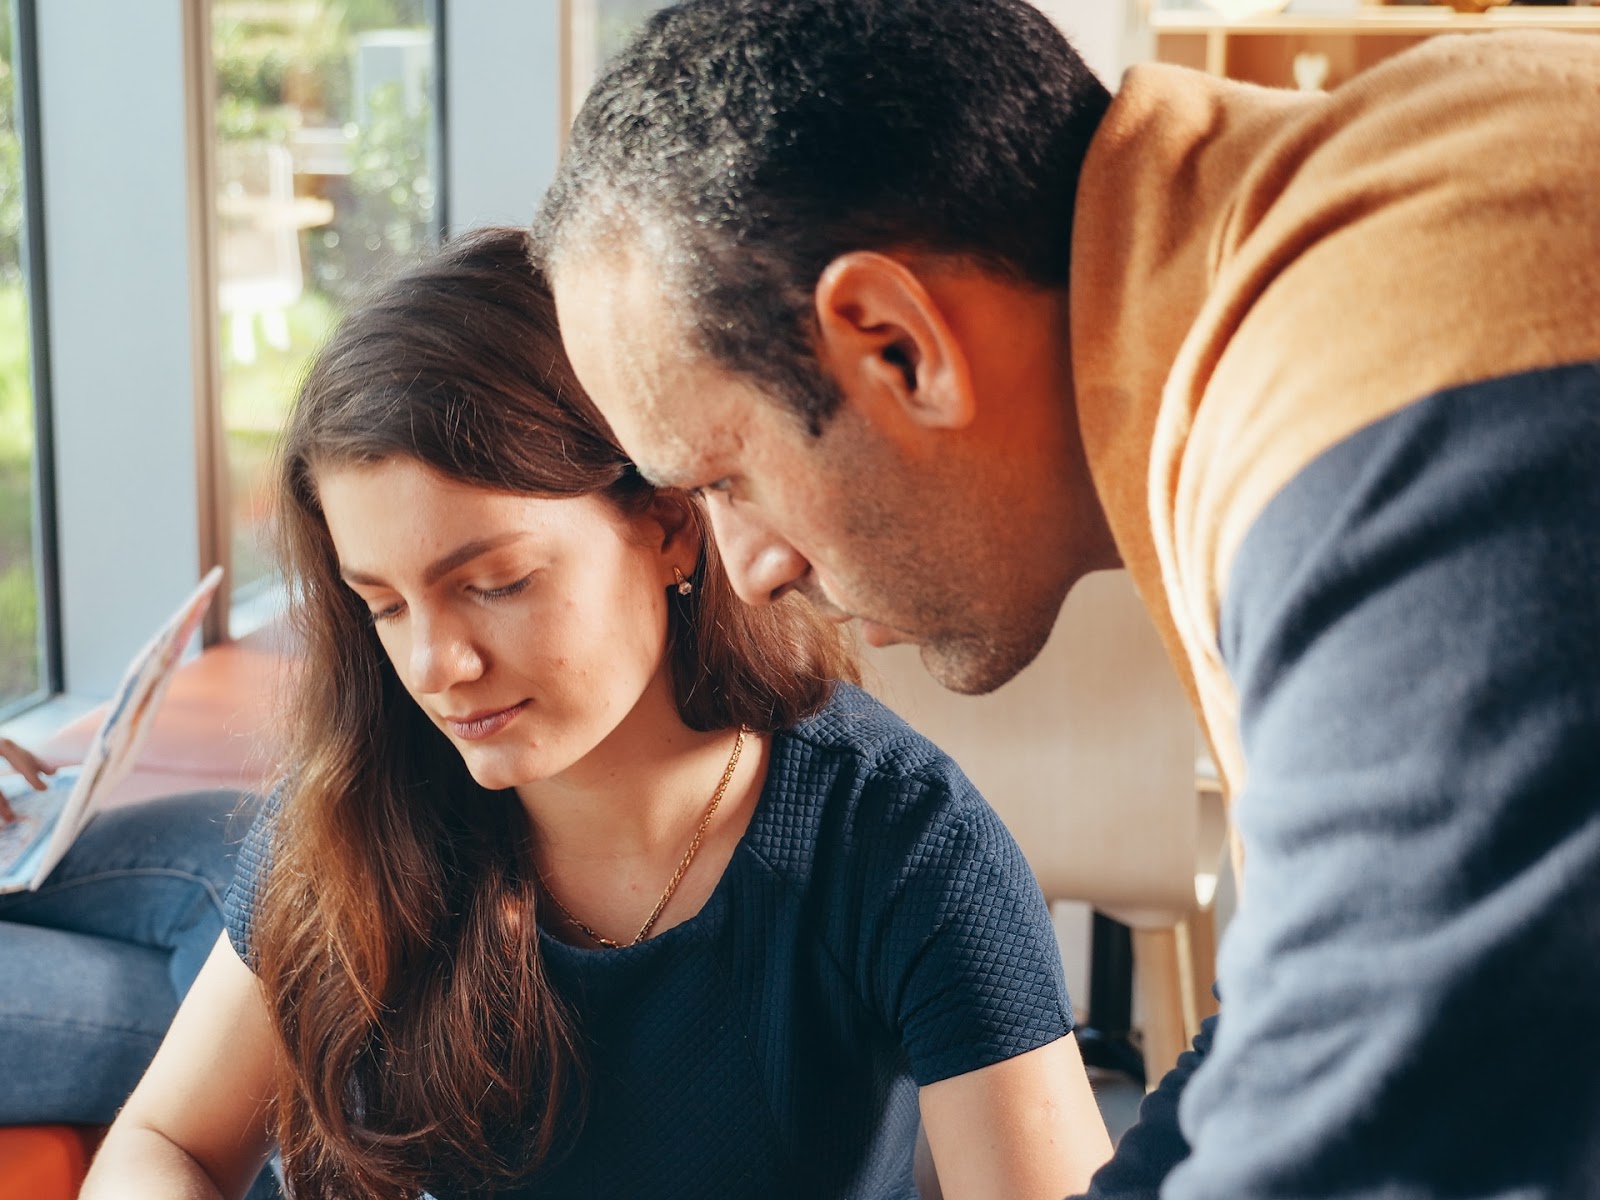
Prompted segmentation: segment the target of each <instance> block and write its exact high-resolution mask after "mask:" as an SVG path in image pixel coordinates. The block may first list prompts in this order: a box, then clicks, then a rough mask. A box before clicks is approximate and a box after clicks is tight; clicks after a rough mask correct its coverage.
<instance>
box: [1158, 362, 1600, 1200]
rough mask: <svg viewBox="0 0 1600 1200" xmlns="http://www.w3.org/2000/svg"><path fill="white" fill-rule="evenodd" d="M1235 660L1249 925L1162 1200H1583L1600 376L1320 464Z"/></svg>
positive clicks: (1229, 651) (1235, 643) (1579, 375)
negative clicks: (1182, 1151)
mask: <svg viewBox="0 0 1600 1200" xmlns="http://www.w3.org/2000/svg"><path fill="white" fill-rule="evenodd" d="M1222 650H1223V654H1224V658H1225V660H1226V662H1227V665H1228V668H1229V671H1230V673H1231V675H1232V677H1233V679H1234V681H1235V684H1236V686H1237V689H1238V698H1239V706H1240V714H1241V735H1242V738H1241V740H1242V745H1243V749H1244V753H1245V759H1246V763H1247V779H1246V781H1245V786H1244V788H1243V789H1242V791H1241V793H1240V795H1239V797H1238V800H1237V805H1236V810H1235V817H1236V820H1237V823H1238V826H1239V829H1240V832H1241V833H1242V835H1243V840H1244V850H1245V870H1244V888H1243V904H1242V907H1241V909H1240V912H1239V914H1238V916H1237V918H1236V920H1235V922H1234V924H1233V925H1232V926H1231V927H1230V929H1229V931H1228V935H1227V938H1226V940H1225V943H1224V947H1223V953H1222V959H1221V962H1220V964H1219V967H1220V977H1221V983H1222V988H1223V992H1224V994H1225V995H1226V996H1227V1010H1226V1020H1225V1021H1224V1022H1223V1023H1222V1025H1221V1026H1220V1028H1219V1030H1218V1033H1217V1037H1216V1041H1215V1045H1214V1046H1213V1049H1212V1053H1211V1055H1210V1057H1209V1059H1208V1061H1207V1062H1206V1064H1205V1067H1204V1069H1203V1070H1201V1071H1199V1072H1198V1073H1197V1074H1196V1076H1195V1078H1194V1080H1193V1082H1192V1084H1191V1086H1189V1087H1188V1088H1187V1089H1186V1094H1185V1095H1184V1097H1183V1102H1182V1106H1181V1116H1182V1125H1183V1130H1184V1132H1185V1134H1186V1135H1187V1137H1188V1140H1189V1142H1190V1144H1191V1146H1192V1153H1191V1154H1190V1156H1189V1158H1188V1159H1187V1161H1186V1162H1184V1163H1183V1164H1182V1165H1180V1166H1179V1167H1178V1168H1177V1169H1176V1170H1175V1171H1174V1172H1173V1174H1172V1177H1171V1178H1170V1179H1169V1180H1168V1181H1167V1184H1166V1185H1165V1189H1164V1190H1163V1191H1162V1193H1161V1195H1162V1196H1163V1197H1164V1198H1165V1200H1268V1198H1269V1197H1291V1196H1292V1197H1297V1198H1301V1200H1318V1198H1322V1197H1328V1198H1332V1197H1339V1198H1340V1200H1352V1198H1355V1197H1380V1196H1381V1197H1384V1198H1385V1200H1410V1198H1415V1200H1423V1198H1429V1200H1431V1198H1436V1197H1450V1198H1451V1200H1466V1198H1469V1197H1470V1198H1480V1200H1482V1198H1489V1197H1503V1198H1510V1197H1513V1196H1515V1197H1517V1198H1518V1200H1534V1198H1544V1197H1550V1198H1554V1197H1569V1196H1570V1197H1576V1196H1587V1195H1597V1194H1600V1072H1597V1071H1596V1070H1595V1064H1596V1063H1600V999H1597V998H1600V366H1597V365H1595V364H1590V365H1587V366H1578V367H1571V368H1565V369H1560V370H1551V371H1543V372H1536V373H1531V374H1526V375H1521V376H1516V377H1511V378H1507V379H1503V380H1497V381H1492V382H1488V383H1482V384H1477V385H1473V386H1471V387H1466V388H1460V389H1455V390H1454V391H1452V392H1449V393H1443V394H1440V395H1438V396H1434V397H1431V398H1428V399H1425V400H1421V401H1419V402H1417V403H1415V404H1413V405H1412V406H1410V407H1409V408H1407V409H1405V410H1403V411H1401V412H1400V413H1398V414H1396V415H1395V416H1392V417H1389V418H1387V419H1386V420H1383V421H1380V422H1378V423H1377V424H1376V425H1373V426H1371V427H1369V428H1368V429H1366V430H1363V431H1362V432H1360V433H1358V434H1356V435H1355V436H1353V437H1351V438H1349V439H1347V440H1346V441H1344V442H1342V443H1339V444H1338V445H1336V446H1334V447H1333V448H1332V449H1331V450H1329V451H1327V452H1326V453H1324V454H1323V455H1322V456H1321V457H1319V458H1318V459H1316V460H1314V461H1313V462H1312V463H1311V464H1310V465H1309V466H1308V467H1306V468H1305V469H1304V470H1303V471H1302V472H1301V473H1300V474H1299V475H1298V476H1296V477H1295V478H1294V479H1293V480H1291V481H1290V483H1289V484H1288V485H1287V486H1286V487H1285V488H1284V489H1283V490H1282V491H1281V492H1280V493H1279V494H1278V495H1277V496H1276V497H1275V498H1274V499H1273V500H1272V501H1271V502H1270V503H1269V504H1268V505H1267V507H1266V509H1265V510H1264V511H1263V513H1262V514H1261V516H1260V517H1259V518H1258V519H1257V521H1256V522H1255V524H1254V525H1253V527H1252V528H1251V530H1250V533H1249V534H1248V536H1247V537H1246V539H1245V541H1244V543H1243V544H1242V546H1241V549H1240V551H1239V553H1238V556H1237V559H1236V560H1235V563H1234V565H1233V568H1232V572H1231V575H1230V578H1229V580H1228V587H1227V594H1226V596H1225V597H1224V606H1223V620H1222Z"/></svg>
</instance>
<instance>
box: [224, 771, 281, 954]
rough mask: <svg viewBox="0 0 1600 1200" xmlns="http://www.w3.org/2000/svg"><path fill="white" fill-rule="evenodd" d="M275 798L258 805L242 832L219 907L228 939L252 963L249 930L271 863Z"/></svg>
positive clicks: (274, 831) (276, 824)
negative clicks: (247, 829)
mask: <svg viewBox="0 0 1600 1200" xmlns="http://www.w3.org/2000/svg"><path fill="white" fill-rule="evenodd" d="M278 812H279V800H278V796H277V794H276V793H274V794H273V795H271V796H269V797H268V798H267V800H266V802H265V803H264V804H262V806H261V811H260V812H259V813H258V814H257V815H256V819H255V821H254V822H253V823H252V824H251V826H250V832H249V833H247V834H246V835H245V839H244V842H243V843H242V844H241V845H240V847H239V854H238V858H237V859H236V860H235V866H234V874H233V883H232V884H231V885H230V886H229V888H228V896H227V900H226V902H225V904H224V906H223V918H224V920H225V921H226V922H227V929H228V940H229V941H230V942H232V943H233V948H234V950H235V951H236V952H237V953H238V955H239V957H240V958H241V959H243V960H244V961H245V962H247V963H249V964H250V965H251V966H254V965H255V958H254V952H253V951H252V949H251V940H250V939H251V930H252V927H253V925H254V922H255V912H256V905H257V903H258V902H259V901H260V898H261V895H262V893H263V892H264V891H265V889H266V884H267V871H268V870H269V869H270V867H271V866H272V844H273V839H274V837H275V836H276V834H277V829H278Z"/></svg>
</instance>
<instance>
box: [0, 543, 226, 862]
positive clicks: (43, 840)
mask: <svg viewBox="0 0 1600 1200" xmlns="http://www.w3.org/2000/svg"><path fill="white" fill-rule="evenodd" d="M221 582H222V568H221V567H213V568H212V569H211V570H210V572H208V573H207V575H206V577H205V578H204V579H202V580H201V581H200V584H199V586H198V587H196V588H195V590H194V591H193V592H192V593H190V595H189V597H188V599H186V600H185V601H184V602H183V604H182V605H181V606H180V607H179V608H178V611H177V612H175V613H173V614H172V616H171V617H170V618H169V619H168V620H167V622H166V624H164V625H163V626H162V627H161V628H160V630H158V631H157V633H156V635H155V636H154V637H153V638H151V639H150V641H149V642H147V643H146V644H145V646H144V648H143V649H142V650H140V651H139V653H138V654H136V655H135V656H134V659H133V662H132V663H131V664H129V666H128V670H127V673H126V674H125V675H124V676H123V677H122V682H121V683H120V684H118V685H117V690H116V692H115V693H114V694H113V695H112V697H111V701H110V703H109V704H107V705H106V715H105V717H104V718H103V719H102V720H101V722H100V727H99V728H98V729H96V730H95V733H94V737H93V739H92V740H91V741H90V742H89V750H88V752H87V753H86V754H85V755H84V758H83V762H82V763H81V764H80V765H78V766H75V767H62V768H61V769H60V770H58V771H57V772H56V773H55V774H54V775H51V776H50V777H49V782H50V786H49V787H48V788H47V789H46V790H45V791H42V792H39V791H35V790H34V789H33V788H32V787H31V786H30V785H29V784H28V781H27V780H25V779H23V778H22V776H20V775H5V776H0V792H3V793H4V795H5V797H6V800H7V801H8V802H9V803H10V805H11V807H12V808H13V809H14V810H15V811H16V814H17V818H18V819H17V820H16V821H15V822H13V823H11V824H9V825H0V892H20V891H24V890H27V891H36V890H37V889H38V887H39V885H40V884H41V883H43V882H44V881H45V878H46V877H47V876H48V875H49V874H50V872H51V871H53V870H55V866H56V864H57V863H58V862H60V861H61V856H62V855H64V854H65V853H66V852H67V849H68V847H70V846H71V845H72V843H73V842H74V841H76V840H77V837H78V835H79V834H80V833H82V832H83V830H84V827H85V826H87V825H88V824H89V821H90V819H91V818H93V816H94V815H95V813H96V812H98V811H99V809H100V806H101V805H102V804H104V803H105V799H106V797H107V796H108V795H110V793H111V792H112V791H113V790H114V789H115V788H116V786H117V785H118V784H119V783H121V782H122V781H123V779H125V778H126V777H127V774H128V772H129V771H130V770H132V769H133V764H134V760H135V759H137V758H138V756H139V749H140V747H142V746H143V745H144V741H145V738H146V737H148V736H149V733H150V727H151V725H152V723H153V722H154V718H155V714H156V709H157V708H158V707H159V706H160V704H161V697H162V696H164V695H165V694H166V691H167V685H168V684H170V683H171V682H172V677H173V675H174V674H175V673H176V672H177V669H178V661H179V660H180V659H181V658H182V657H183V651H184V647H185V646H187V645H188V644H189V639H190V638H192V637H193V636H194V634H195V631H196V630H197V629H199V628H200V622H201V621H202V620H203V619H204V618H205V615H206V609H208V608H210V607H211V598H212V597H213V596H215V595H216V592H217V587H218V585H219V584H220V583H221Z"/></svg>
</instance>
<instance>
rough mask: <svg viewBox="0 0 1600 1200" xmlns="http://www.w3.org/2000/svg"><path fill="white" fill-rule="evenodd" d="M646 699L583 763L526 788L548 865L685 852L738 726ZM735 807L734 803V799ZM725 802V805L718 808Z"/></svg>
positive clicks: (751, 760) (747, 763)
mask: <svg viewBox="0 0 1600 1200" xmlns="http://www.w3.org/2000/svg"><path fill="white" fill-rule="evenodd" d="M654 699H655V698H654V697H650V696H647V697H645V698H643V699H642V700H641V702H640V704H639V705H638V706H637V707H636V708H635V709H634V711H633V712H631V713H629V715H628V716H627V717H626V718H625V719H624V720H623V722H622V723H621V724H619V725H618V726H617V728H616V729H615V730H613V731H612V732H611V733H610V734H609V735H608V736H607V737H606V738H605V740H604V741H602V742H601V743H600V744H599V745H597V746H596V747H595V748H594V749H593V750H592V751H591V752H590V753H589V754H588V755H586V756H585V757H584V758H583V759H582V760H581V761H580V762H578V763H575V764H574V765H573V766H572V767H570V768H568V769H567V770H566V771H564V772H562V773H561V775H559V776H557V777H555V778H552V779H548V780H541V781H539V782H538V783H533V784H525V785H523V786H521V787H519V788H518V789H517V794H518V796H519V797H520V798H521V800H522V804H523V807H524V809H525V810H526V811H527V813H528V818H529V820H530V822H531V823H532V826H533V832H534V840H535V844H536V846H538V847H539V850H538V855H537V857H538V861H539V863H540V866H541V869H542V868H543V867H544V866H545V865H546V864H547V863H550V862H558V863H562V864H567V865H569V866H570V865H573V864H576V863H580V862H590V863H593V862H599V861H613V862H614V861H626V860H650V859H654V858H657V857H659V856H660V855H662V854H669V855H670V854H673V853H682V850H683V847H684V841H685V838H686V836H687V835H688V834H689V833H692V832H693V829H694V827H695V826H697V825H698V823H699V821H700V820H701V818H702V817H703V816H704V814H705V812H706V810H707V808H708V807H709V806H710V803H711V797H712V793H713V791H714V790H715V789H716V787H717V784H718V781H719V780H720V779H721V778H722V774H723V771H724V770H725V768H726V767H727V765H728V760H729V758H730V756H731V755H732V753H733V747H734V741H735V735H736V731H735V730H733V729H723V730H714V731H711V732H701V731H698V730H693V729H690V728H689V727H688V726H686V725H685V724H684V723H683V721H682V719H681V718H680V717H679V715H678V712H677V707H676V705H675V703H673V701H672V697H671V696H670V694H669V695H667V696H666V697H665V701H666V703H665V704H664V705H663V704H661V703H660V702H654V703H652V700H654ZM758 758H759V755H756V754H742V755H741V759H742V762H741V764H740V766H741V768H743V769H740V770H738V771H736V772H735V778H734V779H731V780H730V781H729V785H728V788H727V790H726V793H725V795H724V797H723V800H724V803H727V802H728V801H729V800H730V798H732V797H733V796H735V795H736V794H739V793H741V792H742V788H741V787H740V786H739V784H740V782H741V781H747V780H748V779H749V776H750V768H751V767H753V766H754V765H755V763H756V760H757V759H758ZM730 807H731V805H730ZM719 808H720V806H719Z"/></svg>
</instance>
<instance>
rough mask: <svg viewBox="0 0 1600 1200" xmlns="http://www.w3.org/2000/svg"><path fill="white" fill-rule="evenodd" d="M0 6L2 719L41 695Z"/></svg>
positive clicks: (5, 37) (26, 387) (27, 382)
mask: <svg viewBox="0 0 1600 1200" xmlns="http://www.w3.org/2000/svg"><path fill="white" fill-rule="evenodd" d="M13 7H14V6H13V3H12V0H0V714H4V713H6V712H8V711H11V710H14V709H16V708H18V707H20V706H21V705H22V703H23V702H25V701H27V700H29V699H31V698H33V697H34V696H36V695H37V694H38V693H39V692H40V691H41V690H43V689H44V688H46V687H47V686H48V685H49V683H50V680H49V679H48V677H47V676H48V673H47V671H46V668H45V656H44V652H43V647H44V629H43V611H44V604H43V602H42V597H43V587H42V582H43V581H42V579H41V573H42V572H41V554H40V550H41V545H40V532H41V531H40V520H39V514H40V511H41V508H40V503H39V498H40V494H41V493H40V483H39V470H38V463H37V455H36V432H37V429H38V421H37V415H36V411H35V405H34V391H33V383H32V362H31V359H32V354H31V350H32V347H31V344H30V342H31V338H30V330H31V328H32V314H31V313H30V312H29V295H28V281H27V276H26V272H25V270H24V263H25V250H26V245H27V205H26V203H25V186H24V178H23V153H24V151H25V149H26V147H24V145H23V142H22V136H21V130H20V129H19V119H18V95H17V71H16V66H17V59H16V54H15V52H16V51H17V50H18V48H19V47H18V44H17V40H16V36H15V30H16V20H15V17H16V13H15V12H14V11H13Z"/></svg>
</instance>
